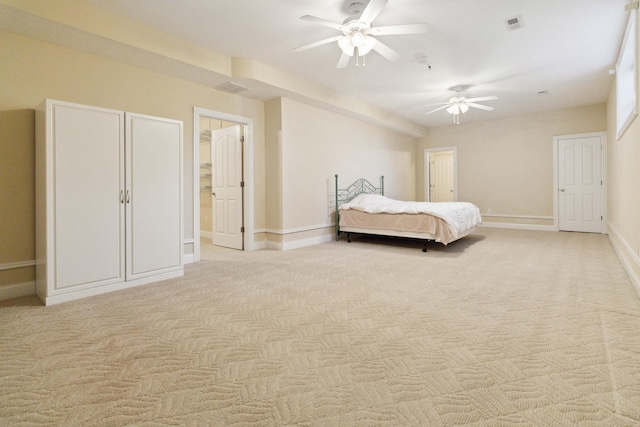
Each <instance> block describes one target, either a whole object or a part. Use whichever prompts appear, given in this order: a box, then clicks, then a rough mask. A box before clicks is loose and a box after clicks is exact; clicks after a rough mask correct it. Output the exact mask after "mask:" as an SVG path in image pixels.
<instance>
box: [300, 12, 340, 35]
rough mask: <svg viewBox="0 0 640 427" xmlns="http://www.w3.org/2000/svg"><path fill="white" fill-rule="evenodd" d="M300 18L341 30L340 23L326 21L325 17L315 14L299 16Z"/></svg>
mask: <svg viewBox="0 0 640 427" xmlns="http://www.w3.org/2000/svg"><path fill="white" fill-rule="evenodd" d="M300 19H302V20H303V21H307V22H313V23H315V24H320V25H324V26H325V27H329V28H335V29H336V30H339V31H342V24H336V23H335V22H331V21H327V20H326V19H322V18H318V17H316V16H311V15H304V16H301V17H300Z"/></svg>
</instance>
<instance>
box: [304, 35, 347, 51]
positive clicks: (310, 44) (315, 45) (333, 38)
mask: <svg viewBox="0 0 640 427" xmlns="http://www.w3.org/2000/svg"><path fill="white" fill-rule="evenodd" d="M342 37H344V36H335V37H331V38H328V39H324V40H320V41H317V42H314V43H309V44H306V45H304V46H300V47H297V48H295V51H296V52H302V51H303V50H307V49H312V48H314V47H318V46H322V45H323V44H327V43H331V42H336V41H338V40H340V39H341V38H342Z"/></svg>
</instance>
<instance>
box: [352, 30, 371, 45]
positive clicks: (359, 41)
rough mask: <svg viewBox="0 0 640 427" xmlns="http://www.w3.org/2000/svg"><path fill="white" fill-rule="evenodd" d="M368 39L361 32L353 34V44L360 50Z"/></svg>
mask: <svg viewBox="0 0 640 427" xmlns="http://www.w3.org/2000/svg"><path fill="white" fill-rule="evenodd" d="M366 39H367V37H366V36H365V35H364V34H362V33H361V32H360V31H354V32H353V33H351V43H352V44H353V45H354V46H355V47H357V48H358V49H360V48H361V47H362V46H364V42H365V40H366Z"/></svg>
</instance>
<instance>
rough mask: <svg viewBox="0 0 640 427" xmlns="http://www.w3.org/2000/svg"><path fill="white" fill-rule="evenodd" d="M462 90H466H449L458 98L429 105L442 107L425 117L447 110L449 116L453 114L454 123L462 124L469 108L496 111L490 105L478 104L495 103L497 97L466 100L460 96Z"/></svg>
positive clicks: (460, 87) (453, 88) (460, 88)
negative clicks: (461, 118)
mask: <svg viewBox="0 0 640 427" xmlns="http://www.w3.org/2000/svg"><path fill="white" fill-rule="evenodd" d="M467 87H468V86H467ZM462 89H464V87H463V86H454V87H452V88H449V90H453V91H455V92H456V96H454V97H453V98H450V99H449V100H448V101H447V102H438V103H436V104H427V105H426V107H432V106H436V105H441V107H438V108H436V109H434V110H431V111H429V112H426V113H425V115H427V114H431V113H435V112H436V111H440V110H445V109H446V111H447V113H449V114H451V115H452V116H453V123H455V124H459V123H460V115H461V114H464V113H466V112H467V111H469V107H471V108H477V109H479V110H484V111H493V110H494V108H493V107H490V106H488V105H483V104H478V102H482V101H495V100H496V99H498V97H497V96H493V95H492V96H481V97H478V98H465V97H464V96H460V92H461V91H462Z"/></svg>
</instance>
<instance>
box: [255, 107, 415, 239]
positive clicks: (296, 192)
mask: <svg viewBox="0 0 640 427" xmlns="http://www.w3.org/2000/svg"><path fill="white" fill-rule="evenodd" d="M273 107H274V108H277V104H275V103H274V105H273ZM269 108H270V106H269V105H268V106H267V109H269ZM280 111H281V129H280V131H281V141H280V147H279V148H280V156H281V157H280V158H281V161H280V162H281V167H282V171H281V176H282V184H281V193H282V212H281V213H280V215H281V217H282V221H281V222H282V229H281V230H277V231H281V232H284V233H285V237H284V238H283V240H284V241H293V240H296V239H300V238H308V237H309V234H310V233H306V232H307V231H312V230H320V231H319V232H320V233H321V234H324V235H331V234H332V233H333V228H330V227H329V224H331V222H332V221H333V211H334V209H333V207H331V206H330V204H331V203H334V202H333V194H334V175H335V174H336V173H337V174H339V175H340V182H341V184H342V185H341V186H342V187H346V186H347V185H348V184H350V183H351V182H353V181H354V180H355V179H358V178H366V179H368V180H370V181H371V182H372V183H373V184H375V185H378V183H379V177H380V175H384V176H385V190H386V191H385V194H386V195H388V196H389V197H392V198H399V199H411V198H413V195H414V194H415V141H414V140H413V139H412V138H410V137H408V136H407V135H405V134H402V133H398V132H395V131H391V130H388V129H384V128H381V127H379V126H375V125H371V124H369V123H365V122H362V121H359V120H356V119H352V118H349V117H345V116H342V115H338V114H335V113H332V112H328V111H326V110H322V109H318V108H316V107H312V106H309V105H305V104H302V103H299V102H296V101H292V100H290V99H286V98H282V99H281V100H280ZM276 133H277V132H276V130H274V131H273V132H270V134H271V135H272V136H273V137H274V138H277V134H276ZM267 145H268V146H271V142H268V143H267ZM274 146H276V144H275V143H274ZM276 151H277V150H276ZM267 158H268V159H270V158H271V157H270V156H267ZM268 188H270V189H271V188H272V187H271V186H268ZM274 223H275V222H274ZM296 232H298V233H296ZM311 234H312V233H311Z"/></svg>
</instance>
